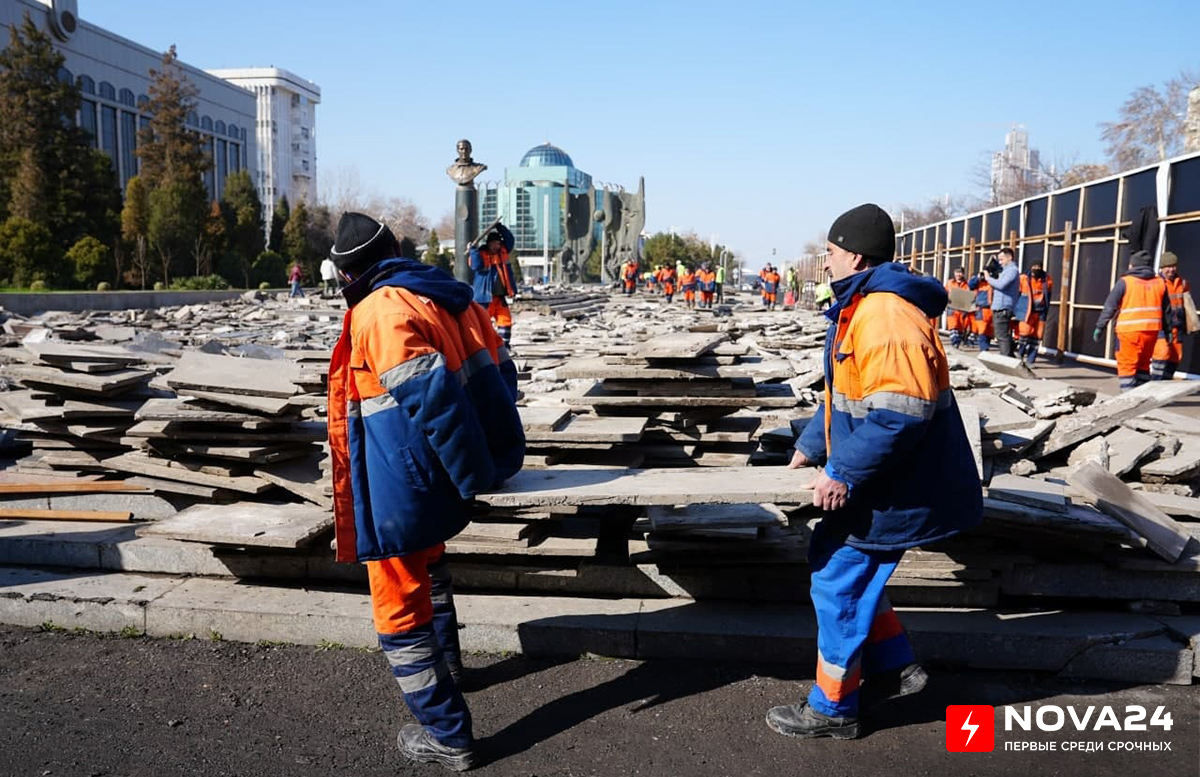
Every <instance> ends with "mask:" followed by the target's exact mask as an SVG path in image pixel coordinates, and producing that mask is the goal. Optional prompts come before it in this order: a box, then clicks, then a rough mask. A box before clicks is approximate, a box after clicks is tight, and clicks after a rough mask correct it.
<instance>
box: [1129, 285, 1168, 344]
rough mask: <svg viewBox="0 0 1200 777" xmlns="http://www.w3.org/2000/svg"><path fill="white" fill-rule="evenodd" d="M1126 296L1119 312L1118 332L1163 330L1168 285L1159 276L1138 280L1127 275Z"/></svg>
mask: <svg viewBox="0 0 1200 777" xmlns="http://www.w3.org/2000/svg"><path fill="white" fill-rule="evenodd" d="M1122 280H1124V281H1125V294H1124V295H1123V296H1122V297H1121V309H1120V310H1119V311H1118V312H1117V325H1116V331H1118V332H1158V331H1161V330H1162V328H1163V295H1165V294H1166V293H1167V284H1166V282H1165V281H1164V280H1163V279H1162V278H1161V277H1159V276H1157V275H1156V276H1154V277H1153V278H1149V279H1147V278H1137V277H1134V276H1132V275H1126V276H1125V277H1124V278H1123V279H1122Z"/></svg>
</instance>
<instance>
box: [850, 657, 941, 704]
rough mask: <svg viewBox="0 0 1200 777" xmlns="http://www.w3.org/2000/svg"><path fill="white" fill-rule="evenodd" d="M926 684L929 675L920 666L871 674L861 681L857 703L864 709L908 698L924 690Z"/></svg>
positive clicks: (915, 665) (914, 665) (910, 665)
mask: <svg viewBox="0 0 1200 777" xmlns="http://www.w3.org/2000/svg"><path fill="white" fill-rule="evenodd" d="M928 682H929V675H928V674H926V672H925V670H924V669H922V668H921V665H920V664H909V665H908V666H906V667H904V668H902V669H897V670H895V671H891V672H883V673H881V674H873V675H870V676H869V677H867V679H865V680H863V684H862V688H861V689H860V690H859V692H858V703H859V704H860V705H861V706H863V707H866V706H868V705H871V704H879V703H880V702H884V701H887V700H888V699H896V698H899V697H901V696H910V695H912V694H914V693H920V692H921V691H923V690H925V684H926V683H928Z"/></svg>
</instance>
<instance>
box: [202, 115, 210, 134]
mask: <svg viewBox="0 0 1200 777" xmlns="http://www.w3.org/2000/svg"><path fill="white" fill-rule="evenodd" d="M200 129H202V130H205V131H206V132H212V119H211V118H209V117H208V116H201V117H200Z"/></svg>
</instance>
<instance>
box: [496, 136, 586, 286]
mask: <svg viewBox="0 0 1200 777" xmlns="http://www.w3.org/2000/svg"><path fill="white" fill-rule="evenodd" d="M593 193H594V188H593V185H592V177H591V176H590V175H588V174H587V173H585V172H583V171H582V170H580V169H578V168H576V167H575V162H574V161H573V160H572V159H571V155H570V154H568V153H567V152H566V151H564V150H562V149H561V148H559V147H558V146H555V145H553V144H551V143H543V144H541V145H538V146H534V147H533V148H531V149H529V150H528V151H526V152H525V155H524V156H522V157H521V162H520V164H518V165H517V166H516V167H507V168H505V170H504V181H503V182H501V183H498V184H494V185H493V186H491V187H488V186H487V185H486V184H485V185H484V186H482V187H481V188H480V192H479V224H480V227H484V226H487V225H488V224H491V223H492V222H493V221H494V220H495V219H496V217H497V216H499V217H500V218H501V219H502V220H503V221H504V224H505V225H507V226H508V228H509V229H511V230H512V231H513V236H514V237H515V238H516V253H517V256H518V257H520V260H521V261H520V264H521V267H522V271H523V274H524V275H525V276H526V277H527V278H530V279H534V278H538V277H541V276H542V275H545V274H546V271H547V268H546V267H545V265H544V262H543V261H542V260H543V257H545V256H546V254H557V253H558V252H560V251H562V249H563V247H564V246H565V245H566V242H567V231H566V218H567V208H568V205H567V195H568V194H572V195H585V196H586V195H589V194H593ZM599 230H600V225H599V224H597V225H596V239H597V241H598V240H599V239H600V232H599ZM547 238H548V239H547Z"/></svg>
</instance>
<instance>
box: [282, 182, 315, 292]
mask: <svg viewBox="0 0 1200 777" xmlns="http://www.w3.org/2000/svg"><path fill="white" fill-rule="evenodd" d="M308 229H309V218H308V207H307V206H306V205H305V204H304V200H301V201H300V202H298V203H296V207H294V208H292V212H291V214H290V215H289V216H288V220H287V224H285V225H284V227H283V254H284V256H286V257H287V258H288V259H290V260H291V261H293V262H296V263H297V264H299V265H300V266H301V267H302V268H304V272H305V276H306V277H308V278H312V277H314V273H313V272H312V270H313V268H312V267H311V266H310V265H311V264H312V255H313V251H312V248H311V247H310V246H309V243H308Z"/></svg>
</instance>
